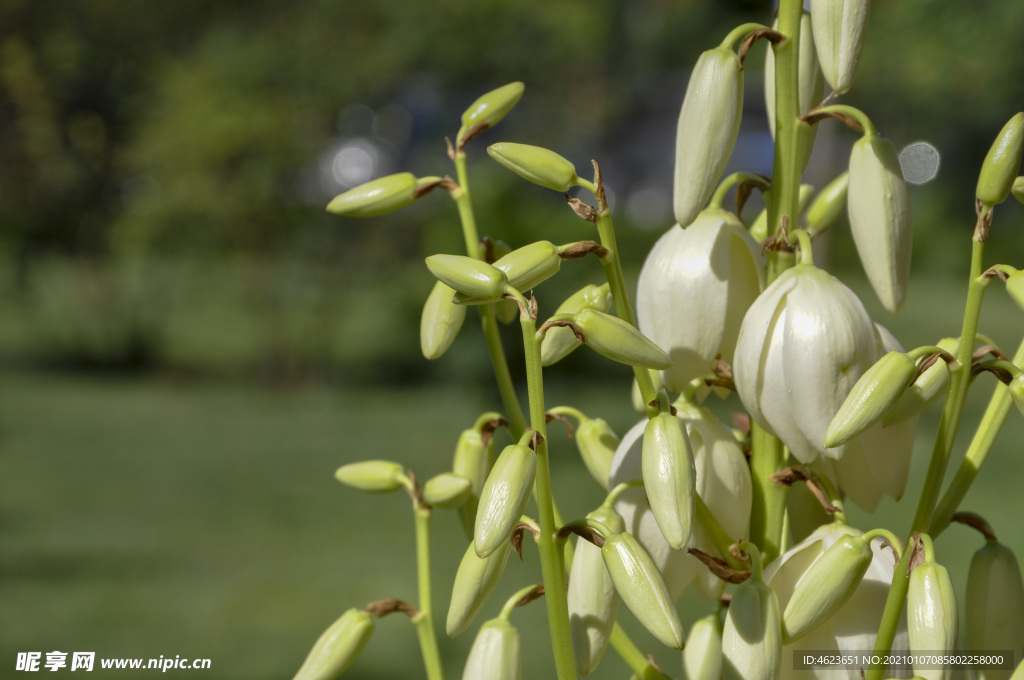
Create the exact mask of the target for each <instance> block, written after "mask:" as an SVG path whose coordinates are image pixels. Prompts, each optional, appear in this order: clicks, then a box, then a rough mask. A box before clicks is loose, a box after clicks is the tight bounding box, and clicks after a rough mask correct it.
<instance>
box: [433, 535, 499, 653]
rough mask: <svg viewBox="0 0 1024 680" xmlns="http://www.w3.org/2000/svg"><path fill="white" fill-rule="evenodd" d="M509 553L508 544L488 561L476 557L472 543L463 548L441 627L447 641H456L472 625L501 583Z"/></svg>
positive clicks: (484, 558) (486, 558)
mask: <svg viewBox="0 0 1024 680" xmlns="http://www.w3.org/2000/svg"><path fill="white" fill-rule="evenodd" d="M511 552H512V544H511V543H506V544H505V546H504V547H502V548H499V549H498V550H495V551H494V552H492V553H491V554H490V555H488V556H487V557H480V556H479V555H477V554H476V547H475V546H474V545H473V544H472V543H471V544H470V545H469V547H468V548H466V552H465V554H464V555H463V556H462V561H461V562H459V569H458V571H456V572H455V583H454V585H452V599H451V604H449V605H448V618H447V619H446V620H445V624H444V625H445V632H446V633H447V634H448V636H449V637H455V636H456V635H458V634H459V633H461V632H462V631H464V630H466V628H467V627H468V626H469V624H470V623H472V621H473V619H474V618H475V617H476V615H477V614H478V613H479V612H480V609H481V608H482V607H483V606H484V603H486V602H487V598H489V597H490V596H491V593H493V592H494V589H495V588H496V587H497V585H498V581H500V580H501V574H502V572H503V571H505V564H506V563H507V562H508V556H509V554H510V553H511Z"/></svg>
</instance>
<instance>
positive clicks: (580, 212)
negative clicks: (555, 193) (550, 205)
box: [565, 194, 597, 222]
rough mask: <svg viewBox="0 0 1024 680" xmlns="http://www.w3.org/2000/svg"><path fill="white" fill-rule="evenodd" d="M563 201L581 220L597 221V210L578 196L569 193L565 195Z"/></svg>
mask: <svg viewBox="0 0 1024 680" xmlns="http://www.w3.org/2000/svg"><path fill="white" fill-rule="evenodd" d="M565 202H566V203H568V204H569V207H570V208H572V210H573V212H574V213H576V215H577V216H578V217H579V218H580V219H583V220H586V221H587V222H597V211H596V210H594V209H593V208H591V207H590V206H589V205H587V204H586V203H584V202H583V201H581V200H580V199H578V198H573V197H571V196H569V194H566V195H565Z"/></svg>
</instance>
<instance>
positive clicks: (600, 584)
mask: <svg viewBox="0 0 1024 680" xmlns="http://www.w3.org/2000/svg"><path fill="white" fill-rule="evenodd" d="M587 517H588V518H590V519H595V520H597V521H599V522H601V523H602V524H604V525H605V526H606V527H608V528H609V529H611V530H612V531H613V532H616V533H621V532H622V531H623V530H624V529H625V526H624V523H623V521H622V517H620V516H619V514H618V513H617V512H615V511H614V510H612V509H611V508H606V507H603V506H602V507H601V508H599V509H598V510H595V511H594V512H592V513H590V514H589V515H587ZM568 601H569V629H570V631H571V632H572V649H573V654H574V655H575V658H576V670H577V672H579V674H580V675H587V674H589V673H590V672H592V671H593V670H594V669H595V668H597V664H598V663H599V662H600V661H601V657H602V656H604V651H605V648H606V647H607V646H608V638H609V637H610V636H611V633H612V628H613V627H614V626H615V617H616V615H617V614H618V611H619V596H618V594H617V593H616V592H615V584H614V583H612V578H611V575H610V574H609V573H608V568H607V567H605V565H604V558H603V557H602V556H601V549H600V548H598V547H597V546H596V545H594V544H593V543H591V542H590V541H587V540H583V539H580V540H578V541H577V542H576V554H575V555H574V556H573V560H572V568H571V569H570V571H569V590H568Z"/></svg>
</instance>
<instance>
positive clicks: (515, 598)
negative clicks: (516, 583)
mask: <svg viewBox="0 0 1024 680" xmlns="http://www.w3.org/2000/svg"><path fill="white" fill-rule="evenodd" d="M536 589H537V586H536V584H534V585H532V586H526V587H525V588H520V589H519V590H517V591H516V592H515V594H514V595H512V597H510V598H508V599H507V600H506V601H505V606H503V607H502V608H501V612H500V613H499V614H498V618H499V619H504V620H505V621H508V620H509V617H511V616H512V611H513V610H514V609H515V608H516V605H517V604H518V603H519V600H521V599H523V598H524V597H526V596H527V595H529V594H530V593H531V592H533V591H534V590H536Z"/></svg>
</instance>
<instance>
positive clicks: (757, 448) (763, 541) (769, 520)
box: [750, 422, 789, 562]
mask: <svg viewBox="0 0 1024 680" xmlns="http://www.w3.org/2000/svg"><path fill="white" fill-rule="evenodd" d="M750 434H751V444H752V447H751V454H750V473H751V480H752V481H753V485H754V486H753V490H754V502H753V505H752V508H751V513H750V540H751V542H752V543H756V544H757V545H759V546H761V552H762V553H763V555H764V558H765V559H766V560H768V561H769V562H770V561H772V560H773V559H775V558H776V557H778V556H779V554H780V552H781V549H782V526H783V520H784V519H785V516H786V495H787V492H788V491H789V487H787V486H785V485H784V484H776V483H775V482H773V481H772V480H771V477H772V475H774V474H775V473H777V472H778V471H779V470H781V469H782V468H783V467H785V465H786V451H785V449H784V448H783V446H782V442H780V441H779V439H778V438H777V437H774V436H772V435H771V434H769V433H768V432H765V431H764V430H763V429H762V428H761V426H760V425H758V424H757V423H755V422H752V423H751V433H750Z"/></svg>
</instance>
